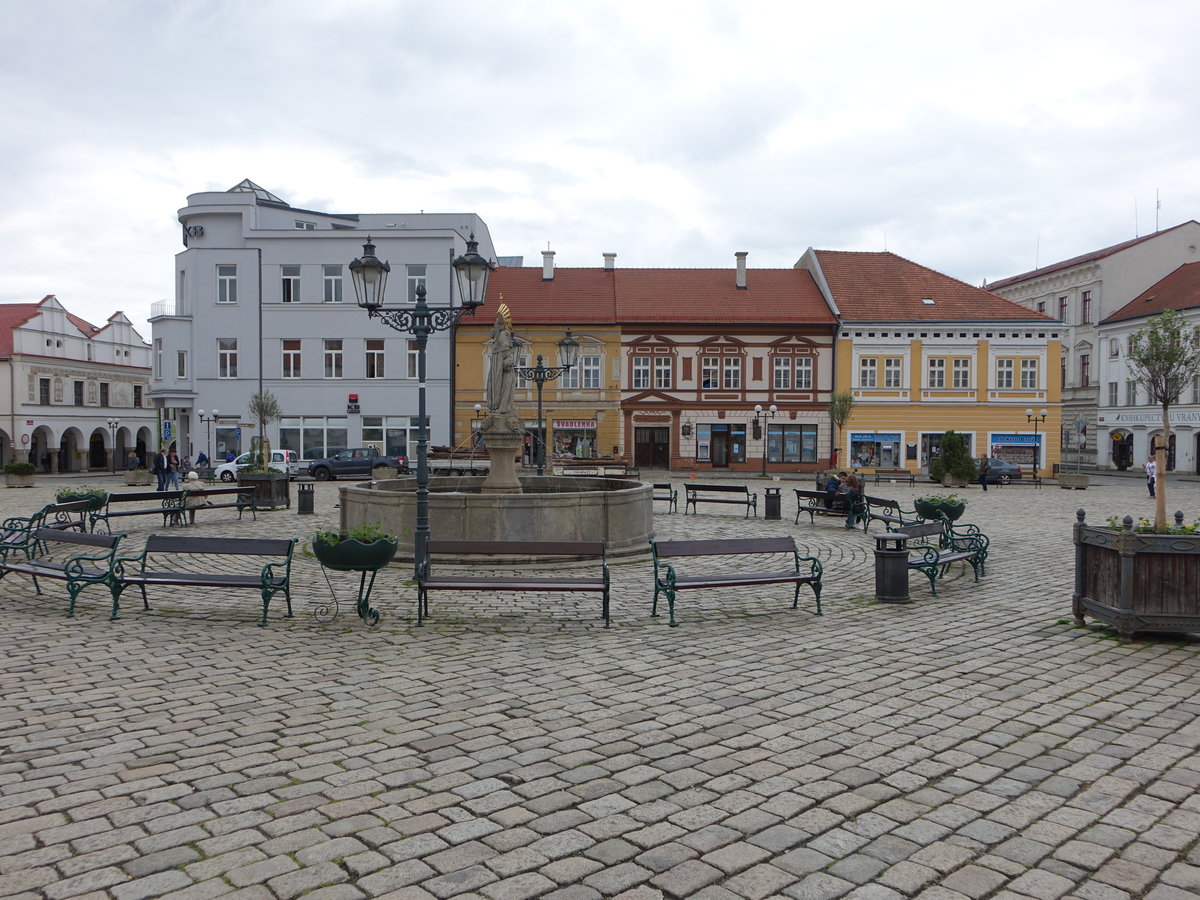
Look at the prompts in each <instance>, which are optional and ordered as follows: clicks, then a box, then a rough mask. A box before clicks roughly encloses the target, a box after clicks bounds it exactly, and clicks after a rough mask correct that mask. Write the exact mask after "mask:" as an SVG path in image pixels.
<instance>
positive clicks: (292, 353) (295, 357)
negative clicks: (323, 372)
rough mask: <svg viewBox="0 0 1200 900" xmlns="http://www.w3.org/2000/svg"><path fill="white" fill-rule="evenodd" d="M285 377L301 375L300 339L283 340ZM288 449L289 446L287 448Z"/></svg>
mask: <svg viewBox="0 0 1200 900" xmlns="http://www.w3.org/2000/svg"><path fill="white" fill-rule="evenodd" d="M283 377H284V378H299V377H300V339H299V338H290V339H288V340H285V341H284V342H283ZM285 449H287V448H285Z"/></svg>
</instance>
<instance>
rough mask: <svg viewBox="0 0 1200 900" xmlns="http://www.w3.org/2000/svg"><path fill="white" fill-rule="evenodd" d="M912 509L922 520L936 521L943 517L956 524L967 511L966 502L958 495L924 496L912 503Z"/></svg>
mask: <svg viewBox="0 0 1200 900" xmlns="http://www.w3.org/2000/svg"><path fill="white" fill-rule="evenodd" d="M913 509H915V510H916V511H917V515H918V516H920V517H921V518H922V519H928V520H930V521H934V522H936V521H938V520H939V518H940V516H945V517H946V518H947V519H949V520H950V521H951V522H956V521H958V519H959V518H960V517H961V516H962V514H963V513H964V512H965V511H966V509H967V501H966V500H965V499H964V498H963V497H960V496H958V494H926V495H925V496H924V497H918V498H917V499H916V500H914V501H913Z"/></svg>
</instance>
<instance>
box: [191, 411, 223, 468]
mask: <svg viewBox="0 0 1200 900" xmlns="http://www.w3.org/2000/svg"><path fill="white" fill-rule="evenodd" d="M218 415H219V413H218V411H217V410H215V409H214V410H211V411H210V412H209V414H208V415H207V416H206V415H205V414H204V410H202V409H198V410H196V416H197V418H199V419H200V421H201V422H203V423H204V425H205V433H206V435H207V437H206V438H205V443H206V446H205V448H204V455H205V456H207V457H208V464H209V465H210V466H211V465H213V450H212V424H213V422H215V421H217V416H218Z"/></svg>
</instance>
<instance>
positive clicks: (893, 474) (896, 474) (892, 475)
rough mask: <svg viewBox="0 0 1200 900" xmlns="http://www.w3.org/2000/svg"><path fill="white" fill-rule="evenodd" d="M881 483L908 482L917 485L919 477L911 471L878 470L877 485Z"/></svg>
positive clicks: (876, 471)
mask: <svg viewBox="0 0 1200 900" xmlns="http://www.w3.org/2000/svg"><path fill="white" fill-rule="evenodd" d="M881 481H907V482H908V483H909V484H914V485H915V484H916V483H917V476H916V473H915V472H913V471H912V470H911V469H876V470H875V483H876V484H879V482H881Z"/></svg>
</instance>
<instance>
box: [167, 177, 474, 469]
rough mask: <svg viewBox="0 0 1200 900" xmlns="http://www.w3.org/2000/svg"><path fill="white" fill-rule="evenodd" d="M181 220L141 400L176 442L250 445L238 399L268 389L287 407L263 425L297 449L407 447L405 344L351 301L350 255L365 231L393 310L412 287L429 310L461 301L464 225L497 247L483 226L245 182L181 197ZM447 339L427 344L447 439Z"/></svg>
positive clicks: (279, 442)
mask: <svg viewBox="0 0 1200 900" xmlns="http://www.w3.org/2000/svg"><path fill="white" fill-rule="evenodd" d="M179 221H180V223H181V225H182V226H183V242H184V245H185V247H186V249H185V250H184V251H183V252H181V253H179V254H178V255H177V257H176V264H175V271H176V285H175V299H174V300H173V301H162V302H160V303H159V304H156V305H155V308H154V309H153V310H152V313H151V319H150V321H151V323H152V326H153V333H152V334H153V342H154V357H153V360H154V373H153V387H152V389H151V392H150V396H151V397H152V398H153V400H154V401H155V403H156V404H157V405H158V406H159V407H161V408H162V410H163V417H164V420H165V421H164V428H168V429H174V430H176V431H178V433H179V436H180V438H181V444H180V451H181V452H187V453H190V454H191V455H192V456H193V458H194V457H195V456H197V455H198V453H199V452H200V451H201V450H204V451H206V453H207V454H208V455H209V456H211V457H217V458H220V457H224V456H225V455H226V454H227V453H229V452H238V451H240V450H247V449H249V447H250V439H251V438H252V437H253V436H255V434H256V428H257V425H256V424H255V423H254V422H253V421H251V419H250V418H249V417H248V414H247V404H248V403H249V401H250V398H251V397H252V396H253V395H254V394H256V393H258V392H260V391H262V390H269V391H271V392H272V393H273V394H274V395H275V396H276V397H277V398H278V399H279V402H280V405H281V407H282V408H283V418H282V419H281V420H280V421H277V422H274V423H271V424H270V425H268V432H269V437H270V438H271V441H272V444H273V445H274V446H276V447H283V448H287V449H292V450H296V451H297V452H299V453H301V454H302V455H303V456H305V457H308V458H314V457H317V456H322V455H324V454H325V453H326V452H328V451H329V450H332V449H335V448H341V447H347V446H361V445H371V444H373V445H375V446H377V447H379V449H380V450H381V452H386V453H389V454H394V455H401V456H403V455H411V453H410V447H411V445H413V444H414V443H415V435H416V427H417V377H416V376H417V361H416V349H415V348H416V342H415V340H413V339H412V338H411V337H410V336H409V335H407V334H405V333H403V332H399V331H395V330H393V329H391V328H389V327H387V326H386V325H383V324H382V323H381V322H379V321H378V320H373V319H370V318H368V316H367V314H366V313H365V312H364V311H362V310H361V309H359V307H358V306H357V305H356V304H355V298H354V288H353V285H352V284H351V279H350V272H349V268H348V264H349V263H350V261H351V260H352V259H354V258H356V257H358V256H361V255H362V252H363V247H362V245H363V244H364V243H365V242H366V241H367V238H368V236H370V237H371V238H372V239H373V241H374V243H375V244H376V247H377V250H376V254H377V255H378V257H379V258H380V259H383V260H387V261H389V262H390V264H391V269H392V271H391V277H390V280H389V281H388V293H387V298H386V299H387V304H388V305H389V306H397V305H403V304H405V303H410V302H413V301H414V300H415V291H416V288H417V286H418V285H420V284H423V285H425V287H426V291H427V302H428V303H429V304H430V305H431V306H451V305H453V306H457V305H459V299H458V296H457V286H456V284H455V279H454V273H453V269H452V268H451V262H452V261H453V260H454V259H455V258H456V257H458V256H460V255H461V254H462V253H464V252H465V250H466V242H467V240H468V238H469V237H470V236H471V234H474V235H475V238H476V240H477V241H478V242H479V253H480V254H481V255H483V256H484V257H487V258H489V259H490V258H494V256H495V251H494V249H493V247H492V241H491V236H490V234H489V233H488V229H487V226H486V225H485V224H484V223H483V221H482V220H480V218H479V217H478V216H476V215H474V214H471V213H462V214H442V213H439V214H425V213H420V214H408V213H394V214H393V213H388V214H352V215H351V214H337V213H324V212H314V211H312V210H306V209H295V208H293V207H291V206H289V205H288V204H287V203H286V202H284V201H283V200H281V199H280V198H278V197H276V196H275V195H274V194H271V193H270V192H268V191H266V190H263V189H262V188H261V187H259V186H258V185H256V184H254V183H253V182H251V181H243V182H242V183H241V184H238V185H236V186H235V187H233V188H231V189H230V190H228V191H221V192H206V193H200V194H192V195H190V196H189V197H188V205H187V206H185V207H184V208H183V209H181V210H180V211H179ZM453 348H454V342H453V341H452V340H451V339H450V336H449V334H448V333H447V332H441V333H438V334H435V335H433V336H432V337H431V338H430V339H429V353H428V377H427V385H428V410H429V418H430V439H431V441H432V442H433V443H434V444H446V443H449V441H450V435H451V424H452V418H451V415H450V410H451V397H452V395H453V388H454V384H453V378H454V359H453ZM214 409H215V410H217V411H219V415H218V417H217V418H216V419H215V420H213V421H209V419H210V417H211V413H212V411H213V410H214ZM200 410H204V413H205V415H204V417H203V419H202V418H201V416H200ZM411 452H415V450H414V451H411Z"/></svg>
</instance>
